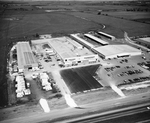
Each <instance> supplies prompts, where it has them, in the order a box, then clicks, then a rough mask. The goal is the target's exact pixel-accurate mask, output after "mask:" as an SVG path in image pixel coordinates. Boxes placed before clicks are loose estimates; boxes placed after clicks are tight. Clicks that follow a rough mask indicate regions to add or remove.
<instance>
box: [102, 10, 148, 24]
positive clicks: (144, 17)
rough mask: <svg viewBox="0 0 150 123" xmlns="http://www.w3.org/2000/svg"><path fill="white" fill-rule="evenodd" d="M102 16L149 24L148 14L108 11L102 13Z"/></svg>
mask: <svg viewBox="0 0 150 123" xmlns="http://www.w3.org/2000/svg"><path fill="white" fill-rule="evenodd" d="M102 13H103V14H107V15H108V16H113V17H117V18H124V19H128V20H134V21H141V22H145V23H150V16H149V15H150V12H130V11H129V12H128V11H114V12H112V11H110V12H109V11H108V12H102Z"/></svg>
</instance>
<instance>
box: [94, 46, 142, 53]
mask: <svg viewBox="0 0 150 123" xmlns="http://www.w3.org/2000/svg"><path fill="white" fill-rule="evenodd" d="M93 49H94V50H95V51H97V52H99V53H101V54H103V55H104V56H112V55H116V56H117V55H118V56H121V55H129V54H132V53H136V52H138V53H141V51H140V50H139V49H136V48H134V47H131V46H129V45H107V46H102V47H97V48H93Z"/></svg>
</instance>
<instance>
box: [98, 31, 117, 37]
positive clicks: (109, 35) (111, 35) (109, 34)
mask: <svg viewBox="0 0 150 123" xmlns="http://www.w3.org/2000/svg"><path fill="white" fill-rule="evenodd" d="M98 34H103V35H106V36H108V37H111V38H114V37H115V36H112V35H110V34H107V33H104V32H100V31H99V32H98Z"/></svg>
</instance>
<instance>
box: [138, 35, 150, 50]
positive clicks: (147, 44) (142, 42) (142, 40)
mask: <svg viewBox="0 0 150 123" xmlns="http://www.w3.org/2000/svg"><path fill="white" fill-rule="evenodd" d="M135 41H136V43H137V44H140V45H142V46H145V47H147V48H149V49H150V37H147V38H139V39H136V40H135ZM149 51H150V50H149Z"/></svg>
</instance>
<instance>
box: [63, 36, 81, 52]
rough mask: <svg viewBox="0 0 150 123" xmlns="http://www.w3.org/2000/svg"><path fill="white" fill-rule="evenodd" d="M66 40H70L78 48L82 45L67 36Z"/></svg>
mask: <svg viewBox="0 0 150 123" xmlns="http://www.w3.org/2000/svg"><path fill="white" fill-rule="evenodd" d="M66 39H67V41H68V42H70V43H71V44H72V45H73V46H75V47H76V48H78V49H81V48H82V47H83V46H82V45H81V44H79V43H78V42H76V41H74V40H72V39H71V38H69V37H67V38H66Z"/></svg>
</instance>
